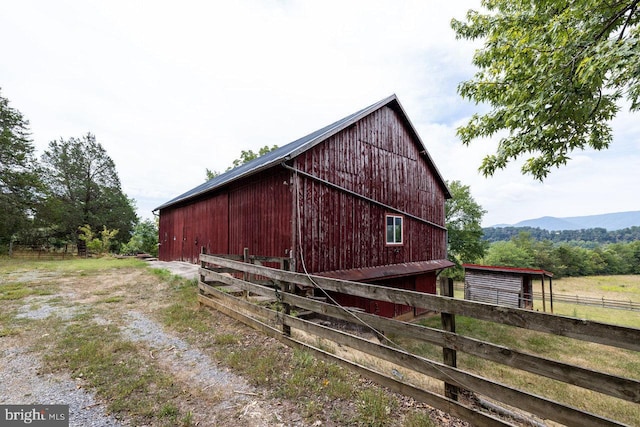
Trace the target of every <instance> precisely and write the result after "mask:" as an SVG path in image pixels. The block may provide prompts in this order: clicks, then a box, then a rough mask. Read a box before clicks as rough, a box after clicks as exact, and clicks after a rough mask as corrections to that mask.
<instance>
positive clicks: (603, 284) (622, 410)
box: [403, 275, 640, 425]
mask: <svg viewBox="0 0 640 427" xmlns="http://www.w3.org/2000/svg"><path fill="white" fill-rule="evenodd" d="M458 289H460V288H458ZM553 291H554V293H556V294H563V295H579V296H581V297H589V298H602V297H604V298H606V299H616V300H623V299H626V300H629V299H630V300H631V301H634V302H640V275H636V276H590V277H578V278H565V279H561V280H556V281H554V283H553ZM456 297H459V298H463V297H464V294H463V292H462V291H460V290H457V291H456ZM535 305H536V307H540V310H542V309H541V307H542V302H541V301H536V303H535ZM548 307H549V303H548V301H547V308H548ZM554 313H555V314H560V315H565V316H570V317H577V318H581V319H587V320H591V321H598V322H605V323H611V324H616V325H620V326H627V327H633V328H640V312H638V311H628V310H616V309H606V308H601V307H592V306H585V305H576V304H569V303H554ZM421 323H423V324H424V325H425V326H430V327H434V328H439V327H440V318H439V316H437V317H433V318H431V319H425V320H423V321H422V322H421ZM456 331H457V333H459V334H461V335H465V336H471V337H474V338H478V339H481V340H484V341H489V342H492V343H495V344H500V345H504V346H507V347H510V348H514V349H518V350H520V351H524V352H526V353H530V354H535V355H539V356H542V357H546V358H551V359H555V360H558V361H562V362H564V363H568V364H572V365H577V366H581V367H585V368H589V369H593V370H597V371H601V372H607V373H610V374H613V375H617V376H621V377H626V378H633V379H636V380H638V381H640V353H639V352H633V351H629V350H623V349H618V348H612V347H608V346H604V345H599V344H593V343H587V342H582V341H579V340H575V339H571V338H565V337H560V336H555V335H551V334H546V333H541V332H535V331H528V330H523V329H520V328H516V327H511V326H506V325H501V324H496V323H493V322H486V321H481V320H476V319H472V318H467V317H462V316H458V317H456ZM403 344H404V345H405V346H408V347H410V349H411V350H412V351H414V352H416V353H419V354H423V355H425V357H430V358H433V359H434V360H441V357H442V356H441V351H442V350H441V348H440V347H437V346H434V345H429V344H423V343H417V342H411V341H405V342H404V343H403ZM458 367H460V368H461V369H464V370H468V371H471V372H474V373H477V374H480V375H482V376H484V377H487V378H490V379H493V380H495V381H498V382H501V383H504V384H508V385H511V386H513V387H515V388H518V389H521V390H524V391H527V392H530V393H534V394H537V395H539V396H544V397H547V398H550V399H552V400H556V401H558V402H561V403H564V404H567V405H570V406H573V407H577V408H579V409H582V410H586V411H589V412H592V413H596V414H599V415H601V416H605V417H608V418H611V419H615V420H618V421H620V422H623V423H626V424H629V425H640V407H639V405H638V404H637V403H631V402H627V401H622V400H620V399H616V398H613V397H609V396H605V395H602V394H600V393H596V392H592V391H588V390H585V389H582V388H580V387H575V386H572V385H568V384H565V383H562V382H559V381H555V380H551V379H548V378H544V377H540V376H537V375H533V374H529V373H526V372H524V371H520V370H517V369H513V368H510V367H506V366H503V365H501V364H497V363H493V362H489V361H486V360H483V359H480V358H478V357H474V356H470V355H467V354H464V353H460V352H459V353H458Z"/></svg>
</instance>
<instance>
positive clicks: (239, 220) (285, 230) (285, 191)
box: [228, 167, 292, 257]
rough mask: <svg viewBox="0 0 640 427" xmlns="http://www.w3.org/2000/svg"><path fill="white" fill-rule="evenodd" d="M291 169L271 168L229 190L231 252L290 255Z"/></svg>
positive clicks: (275, 255)
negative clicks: (247, 249) (246, 250)
mask: <svg viewBox="0 0 640 427" xmlns="http://www.w3.org/2000/svg"><path fill="white" fill-rule="evenodd" d="M291 205H292V191H291V183H290V176H289V172H288V171H287V170H285V169H283V168H280V167H276V168H273V169H269V170H267V171H265V172H263V173H261V174H259V175H256V176H254V177H253V178H249V179H247V180H243V181H241V182H239V183H236V184H235V185H233V186H232V187H231V188H230V190H229V219H228V221H229V225H228V228H229V253H232V254H241V253H242V251H243V250H244V248H249V253H251V254H255V255H263V256H273V257H287V256H289V251H290V250H291V246H292V239H291V232H292V230H291V214H292V211H291Z"/></svg>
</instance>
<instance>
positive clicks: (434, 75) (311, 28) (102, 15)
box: [0, 0, 640, 225]
mask: <svg viewBox="0 0 640 427" xmlns="http://www.w3.org/2000/svg"><path fill="white" fill-rule="evenodd" d="M478 6H479V0H475V1H460V2H448V3H439V4H437V5H435V4H433V3H430V2H425V1H418V0H415V1H408V2H401V3H398V2H392V1H388V0H375V1H373V0H372V1H353V2H343V1H337V0H331V1H323V2H308V1H287V0H282V1H279V0H270V1H258V0H241V1H233V2H229V1H207V2H205V1H183V2H180V3H176V2H166V1H154V2H138V1H133V2H132V1H126V2H125V1H120V0H114V1H109V2H102V1H97V0H90V1H79V0H68V1H58V2H49V1H45V0H40V1H38V0H30V1H9V2H5V3H4V4H3V14H2V15H0V37H2V39H3V40H6V41H7V42H6V43H4V45H3V55H2V56H0V87H1V88H2V95H3V96H5V97H7V98H8V99H9V100H10V101H11V103H12V105H13V106H14V107H15V108H17V109H19V110H20V111H22V112H23V113H24V114H25V116H26V117H27V118H28V119H29V120H30V121H31V129H32V131H33V139H34V142H35V143H36V145H37V147H38V149H39V150H40V151H42V150H43V149H44V148H46V146H47V144H48V142H49V141H51V140H53V139H57V138H61V137H62V138H69V137H71V136H80V135H82V134H84V133H86V132H88V131H90V132H92V133H94V134H96V136H97V138H98V141H100V142H101V143H102V144H103V145H104V147H105V148H106V150H107V152H108V153H109V155H110V156H111V157H112V158H113V159H114V161H115V163H116V165H117V169H118V172H119V175H120V178H121V181H122V184H123V189H124V190H125V192H126V193H127V194H128V195H129V196H131V197H133V198H135V199H136V200H137V203H138V207H139V210H140V213H141V215H143V216H149V215H150V211H151V209H153V208H155V207H157V206H158V205H160V204H162V203H163V202H165V201H167V200H169V199H171V198H173V197H174V196H176V195H178V194H180V193H182V192H184V191H186V190H189V189H190V188H192V187H193V186H195V185H198V184H200V183H201V182H202V181H203V180H204V177H205V172H204V171H205V168H209V169H214V170H220V171H222V170H224V169H226V168H227V166H228V165H229V164H230V163H231V161H232V160H233V159H234V158H236V157H238V155H239V152H240V150H242V149H249V148H251V149H257V148H259V147H261V146H263V145H266V144H268V145H272V144H278V145H283V144H286V143H287V142H290V141H292V140H294V139H297V138H299V137H301V136H303V135H305V134H307V133H309V132H312V131H314V130H315V129H317V128H320V127H322V126H324V125H326V124H328V123H331V122H332V121H335V120H337V119H339V118H341V117H343V116H345V115H348V114H350V113H352V112H354V111H356V110H358V109H360V108H363V107H365V106H366V105H369V104H370V103H373V102H375V101H377V100H379V99H382V98H383V97H386V96H388V95H389V94H391V93H396V94H398V96H399V98H400V101H401V102H402V104H403V106H404V107H405V109H406V110H407V113H408V114H409V117H410V119H411V120H412V122H413V123H414V125H415V126H416V128H417V129H418V131H419V133H420V135H421V137H422V139H423V140H424V142H425V144H426V145H427V147H428V149H429V151H430V153H431V155H432V157H433V158H434V160H435V162H436V164H437V166H438V168H439V169H440V171H441V172H442V174H443V176H444V177H445V178H446V179H449V180H454V179H458V180H460V181H462V182H463V183H464V184H467V185H470V186H471V190H472V193H473V195H474V197H475V198H476V200H478V201H479V202H480V203H481V204H482V205H483V206H484V208H485V209H486V210H488V211H489V213H488V214H487V216H486V218H485V224H486V225H488V224H494V223H498V222H508V223H513V222H517V221H519V220H522V219H526V218H530V217H534V216H542V215H557V216H566V215H579V214H591V213H600V212H608V211H616V210H635V209H640V207H639V206H638V204H637V202H636V201H635V198H634V197H631V194H634V193H633V191H634V190H633V186H635V185H636V183H637V182H638V181H639V178H640V175H639V174H640V172H639V170H640V168H638V164H640V161H639V159H638V154H636V153H638V152H640V150H639V148H640V125H639V124H638V123H639V122H638V120H637V115H636V117H635V120H634V117H633V116H632V115H628V114H622V115H621V116H620V117H619V118H617V119H616V121H615V122H614V126H615V127H616V141H615V142H614V144H612V147H611V149H610V150H607V151H605V152H600V153H591V152H587V153H578V154H575V155H574V160H573V161H572V162H571V163H570V164H569V165H568V166H567V167H566V168H562V169H560V170H558V171H554V172H553V173H552V175H551V176H550V178H549V179H548V180H547V181H546V182H545V183H544V184H541V183H537V182H535V181H533V180H532V179H531V178H529V177H523V176H522V175H521V174H520V172H519V167H518V166H517V165H513V166H510V167H509V168H508V169H507V170H505V171H499V172H498V173H496V175H495V176H494V177H493V178H488V179H487V178H484V177H482V176H481V175H480V174H479V173H478V171H477V169H478V166H479V164H480V162H481V160H482V158H483V157H484V156H485V155H486V154H488V153H490V152H491V151H492V150H493V149H494V148H495V146H496V142H495V141H494V140H486V141H478V142H475V143H473V144H472V145H471V146H469V147H464V146H462V145H461V144H460V142H459V141H458V140H457V138H456V136H455V129H456V127H457V126H459V125H460V124H462V123H464V121H465V120H466V119H467V118H468V117H469V116H470V115H471V114H472V113H473V112H475V111H477V109H478V107H477V106H475V105H472V104H470V103H468V102H465V101H463V100H462V99H460V98H459V97H458V95H457V94H456V86H457V84H458V83H459V82H460V81H462V80H464V79H467V78H470V77H471V76H472V75H473V73H474V69H473V67H472V66H471V57H472V55H473V51H474V49H475V48H476V47H477V45H474V44H473V43H468V42H464V41H456V40H455V38H454V34H453V31H452V30H451V29H450V27H449V23H450V20H451V18H452V17H457V18H462V17H463V16H464V14H465V12H466V10H467V9H469V8H472V7H474V8H478ZM565 213H566V215H565Z"/></svg>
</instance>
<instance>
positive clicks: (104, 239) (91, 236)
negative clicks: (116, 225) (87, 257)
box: [78, 224, 118, 255]
mask: <svg viewBox="0 0 640 427" xmlns="http://www.w3.org/2000/svg"><path fill="white" fill-rule="evenodd" d="M78 231H79V232H80V233H79V234H78V239H80V240H82V241H83V242H85V245H86V247H87V249H88V250H90V251H91V252H92V253H94V254H97V255H104V254H105V253H107V252H109V249H110V247H111V240H113V238H114V237H115V236H116V235H117V234H118V230H107V227H105V226H103V227H102V231H101V232H100V237H99V238H98V237H95V233H94V232H93V230H91V226H90V225H88V224H85V225H82V226H80V227H78Z"/></svg>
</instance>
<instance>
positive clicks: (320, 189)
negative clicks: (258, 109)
mask: <svg viewBox="0 0 640 427" xmlns="http://www.w3.org/2000/svg"><path fill="white" fill-rule="evenodd" d="M418 147H419V146H418V145H416V143H415V142H414V141H413V138H412V136H411V134H410V132H409V131H408V130H407V128H406V126H405V124H404V123H403V121H402V119H401V117H400V115H399V114H398V113H397V112H395V111H394V110H393V109H391V108H389V107H383V108H381V109H379V110H377V111H375V112H374V113H372V114H370V115H369V116H367V117H365V118H364V119H362V120H360V121H358V122H357V123H355V124H354V125H353V126H351V127H349V128H347V129H345V130H343V131H342V132H339V133H338V134H336V135H334V136H332V137H330V138H328V139H327V140H326V141H324V142H322V143H320V144H318V145H317V146H315V147H314V148H312V149H310V150H308V151H306V152H304V153H303V154H301V155H300V156H298V157H297V158H296V159H295V164H294V165H295V167H296V168H298V169H299V170H302V171H305V172H307V173H309V174H312V175H314V176H316V177H319V178H321V179H324V180H326V181H329V182H332V183H335V184H337V185H340V186H342V187H345V188H347V189H349V190H351V191H353V192H355V193H359V194H362V195H363V196H366V197H369V198H371V199H374V200H377V201H379V202H381V203H383V204H385V205H389V206H392V207H395V208H397V209H400V210H402V211H405V212H407V213H409V214H412V215H415V216H417V217H419V218H423V219H425V220H428V221H431V222H433V223H436V224H439V225H442V226H444V202H445V194H444V190H443V188H442V186H441V185H440V184H439V181H438V178H437V177H436V175H435V174H434V172H433V171H432V170H430V168H429V166H428V164H427V162H426V160H425V159H424V157H423V156H422V155H421V154H420V152H419V148H418ZM297 179H298V198H299V201H298V206H299V208H300V209H301V212H300V217H301V221H302V224H301V230H302V233H301V235H302V236H303V238H302V247H303V255H304V261H305V265H306V267H307V270H308V271H309V272H321V271H332V270H342V269H350V268H362V267H372V266H376V265H384V264H395V263H403V262H411V261H422V260H430V259H443V258H446V233H445V231H444V230H441V229H438V228H436V227H433V226H432V225H428V224H425V223H423V222H420V221H418V220H415V219H412V218H410V217H405V218H404V242H403V244H402V245H400V246H388V245H386V239H385V226H386V224H385V214H389V213H393V212H390V211H388V210H387V209H385V208H384V207H381V206H377V205H374V204H372V203H370V202H368V201H365V200H362V199H359V198H357V197H355V196H353V195H349V194H346V193H344V192H342V191H339V190H335V189H331V188H329V187H327V186H326V185H324V184H322V183H319V182H317V181H314V180H311V179H309V178H304V177H303V176H302V175H298V177H297ZM300 261H301V260H300V257H299V255H298V259H297V262H298V265H300ZM298 269H300V268H298Z"/></svg>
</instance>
